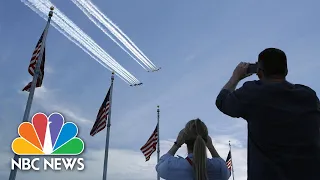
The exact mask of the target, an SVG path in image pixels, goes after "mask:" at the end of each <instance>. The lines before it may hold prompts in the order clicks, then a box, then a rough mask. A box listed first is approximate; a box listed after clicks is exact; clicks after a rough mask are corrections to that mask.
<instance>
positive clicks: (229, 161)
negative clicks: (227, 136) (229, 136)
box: [226, 150, 232, 170]
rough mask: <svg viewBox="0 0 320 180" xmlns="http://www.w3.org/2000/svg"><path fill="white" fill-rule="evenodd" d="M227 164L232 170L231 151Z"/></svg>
mask: <svg viewBox="0 0 320 180" xmlns="http://www.w3.org/2000/svg"><path fill="white" fill-rule="evenodd" d="M226 164H227V167H228V169H230V170H231V168H232V159H231V151H230V150H229V153H228V157H227V159H226Z"/></svg>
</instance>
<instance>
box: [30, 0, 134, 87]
mask: <svg viewBox="0 0 320 180" xmlns="http://www.w3.org/2000/svg"><path fill="white" fill-rule="evenodd" d="M33 5H34V6H35V7H36V8H38V9H39V10H41V11H42V13H44V12H46V11H47V9H48V7H47V8H46V7H45V6H43V4H41V3H39V2H37V3H35V4H33ZM40 7H41V8H40ZM57 16H58V17H57ZM52 20H53V21H54V22H56V23H57V25H58V26H60V27H61V29H62V30H63V31H65V32H67V33H68V34H69V35H70V34H73V35H74V36H73V38H74V39H76V40H77V41H79V38H77V37H76V36H75V35H76V34H75V32H72V30H73V29H70V28H66V27H67V26H66V25H64V24H61V22H63V21H62V20H61V19H60V18H59V13H58V14H56V15H55V16H53V19H52ZM67 37H68V36H67ZM69 39H70V38H69ZM79 43H81V44H82V46H87V45H86V44H83V42H81V41H79ZM86 48H88V49H90V47H86ZM82 49H83V48H82ZM91 52H93V51H92V48H91ZM91 57H92V56H91ZM99 58H100V60H101V57H99ZM94 59H96V58H94ZM98 62H99V61H98ZM102 62H104V66H106V65H105V64H107V65H108V66H110V67H112V66H113V69H114V70H115V69H119V68H117V67H114V65H113V64H110V62H105V60H104V61H102ZM99 63H100V64H101V61H100V62H99ZM108 69H109V68H108ZM118 74H119V75H120V76H124V75H123V73H118ZM124 78H125V77H124ZM122 79H123V78H122ZM125 79H127V81H128V82H130V80H128V78H125Z"/></svg>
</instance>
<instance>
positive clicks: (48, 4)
mask: <svg viewBox="0 0 320 180" xmlns="http://www.w3.org/2000/svg"><path fill="white" fill-rule="evenodd" d="M41 2H42V3H43V4H45V5H46V7H51V6H53V4H52V3H51V2H50V1H48V0H41ZM55 12H56V16H58V17H60V19H61V20H63V22H65V23H66V24H67V26H68V27H69V28H71V29H73V30H75V31H76V33H78V35H79V36H80V37H81V39H82V40H83V41H85V42H87V43H89V45H90V46H89V47H87V48H90V47H94V50H95V51H97V52H98V53H99V54H100V55H103V58H104V59H105V60H107V61H108V60H109V61H111V62H112V64H111V65H109V64H108V65H109V66H111V67H112V66H114V65H113V64H116V66H117V67H119V68H120V71H122V72H123V73H125V74H128V75H127V76H128V77H129V78H130V79H132V83H134V82H135V83H136V84H138V83H139V81H138V80H137V79H136V78H135V77H133V76H132V75H131V74H130V73H129V72H128V71H127V70H125V69H124V68H123V67H122V66H121V65H119V64H118V63H117V62H116V61H115V60H114V59H113V58H112V57H111V56H110V55H109V54H107V53H106V52H105V51H104V50H103V49H102V48H101V47H100V46H98V45H97V44H96V43H95V42H94V41H93V40H92V39H91V38H90V37H89V36H88V35H86V34H85V33H84V32H83V31H82V30H81V29H80V28H79V27H78V26H77V25H75V24H74V23H73V22H72V21H71V20H70V19H69V18H68V17H66V16H65V15H64V14H63V13H62V12H60V11H59V10H58V9H56V10H55ZM69 28H68V29H69ZM74 33H75V32H72V33H70V35H72V34H74ZM98 58H99V59H101V58H102V57H98ZM119 68H118V69H119ZM128 81H129V80H128ZM129 82H130V81H129Z"/></svg>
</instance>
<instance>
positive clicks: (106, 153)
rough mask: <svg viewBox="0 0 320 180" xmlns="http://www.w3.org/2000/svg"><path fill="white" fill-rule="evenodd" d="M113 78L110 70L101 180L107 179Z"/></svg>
mask: <svg viewBox="0 0 320 180" xmlns="http://www.w3.org/2000/svg"><path fill="white" fill-rule="evenodd" d="M113 80H114V72H112V76H111V87H110V88H111V89H110V99H109V101H110V102H109V114H108V119H107V120H108V122H107V135H106V147H105V151H104V165H103V177H102V180H106V179H107V172H108V154H109V137H110V126H111V107H112V91H113Z"/></svg>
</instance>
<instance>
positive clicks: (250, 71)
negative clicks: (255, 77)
mask: <svg viewBox="0 0 320 180" xmlns="http://www.w3.org/2000/svg"><path fill="white" fill-rule="evenodd" d="M257 71H258V63H254V64H251V63H250V64H249V66H248V69H247V74H255V73H257Z"/></svg>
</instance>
